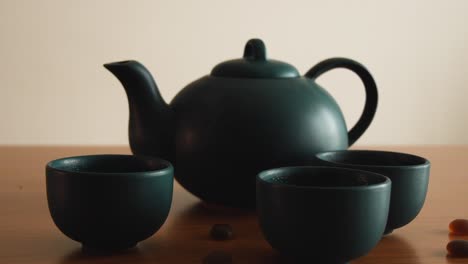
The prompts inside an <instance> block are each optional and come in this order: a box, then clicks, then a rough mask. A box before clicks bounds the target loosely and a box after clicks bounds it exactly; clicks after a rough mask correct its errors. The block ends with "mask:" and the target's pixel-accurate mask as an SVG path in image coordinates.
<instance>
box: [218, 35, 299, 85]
mask: <svg viewBox="0 0 468 264" xmlns="http://www.w3.org/2000/svg"><path fill="white" fill-rule="evenodd" d="M211 76H214V77H229V78H257V79H260V78H263V79H279V78H297V77H299V76H300V75H299V72H298V71H297V70H296V68H294V66H292V65H290V64H288V63H285V62H281V61H277V60H267V57H266V48H265V43H263V41H262V40H261V39H251V40H249V41H247V44H245V48H244V56H243V58H240V59H234V60H228V61H225V62H221V63H220V64H218V65H216V66H215V67H214V68H213V70H212V71H211Z"/></svg>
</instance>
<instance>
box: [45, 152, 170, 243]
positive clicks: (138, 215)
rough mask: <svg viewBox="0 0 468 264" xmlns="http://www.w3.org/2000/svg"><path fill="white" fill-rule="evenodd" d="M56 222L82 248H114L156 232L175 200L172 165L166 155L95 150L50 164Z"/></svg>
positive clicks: (50, 201) (49, 192)
mask: <svg viewBox="0 0 468 264" xmlns="http://www.w3.org/2000/svg"><path fill="white" fill-rule="evenodd" d="M46 185H47V200H48V204H49V210H50V214H51V216H52V219H53V221H54V223H55V225H56V226H57V227H58V228H59V229H60V230H61V231H62V232H63V233H64V234H65V235H66V236H68V237H69V238H71V239H73V240H75V241H78V242H81V243H82V245H83V248H84V249H87V250H92V251H115V250H122V249H126V248H130V247H133V246H135V245H136V244H137V243H138V242H139V241H142V240H144V239H146V238H148V237H150V236H152V235H153V234H154V233H155V232H156V231H157V230H158V229H159V228H160V227H161V226H162V224H163V223H164V221H165V220H166V218H167V216H168V213H169V209H170V207H171V202H172V189H173V168H172V165H171V164H170V163H169V162H167V161H165V160H162V159H158V158H151V157H143V156H131V155H92V156H78V157H69V158H63V159H58V160H54V161H51V162H49V163H48V164H47V166H46Z"/></svg>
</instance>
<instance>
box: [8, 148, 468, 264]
mask: <svg viewBox="0 0 468 264" xmlns="http://www.w3.org/2000/svg"><path fill="white" fill-rule="evenodd" d="M372 149H387V150H395V151H402V152H410V153H413V154H416V155H421V156H424V157H426V158H428V159H429V160H430V161H431V163H432V168H431V177H430V184H429V192H428V197H427V199H426V203H425V206H424V208H423V210H422V212H421V213H420V214H419V216H418V217H417V218H416V219H415V220H414V221H413V222H412V223H410V224H409V225H407V226H406V227H403V228H401V229H398V230H396V231H395V232H394V233H393V234H391V235H389V236H387V237H384V238H383V239H382V241H381V242H380V243H379V244H378V246H377V247H376V248H374V249H373V250H372V251H371V252H370V253H369V254H368V255H366V256H364V257H361V258H360V259H357V260H355V261H354V262H353V263H360V264H365V263H369V264H370V263H373V264H374V263H393V264H396V263H424V264H430V263H437V264H440V263H468V259H454V258H447V257H446V250H445V246H446V244H447V243H448V241H450V239H455V238H465V239H468V237H451V236H450V235H449V234H448V224H449V222H450V221H451V220H453V219H455V218H468V206H467V204H468V146H421V147H391V148H387V147H378V148H377V147H374V148H372ZM91 153H129V149H128V148H126V147H46V146H44V147H28V146H25V147H15V146H4V147H0V209H1V210H2V211H3V212H2V214H1V215H0V219H1V220H0V263H9V264H16V263H48V264H50V263H62V264H66V263H203V259H204V258H205V256H207V255H208V254H210V253H211V252H213V251H221V252H225V253H227V254H230V255H231V256H232V260H233V263H288V260H287V259H285V258H282V257H281V256H279V255H278V254H277V253H276V252H274V251H273V250H272V249H271V248H270V246H269V245H268V244H267V243H266V242H265V240H264V239H263V238H262V236H261V233H260V231H259V229H258V225H257V220H256V216H255V214H254V213H251V212H244V211H241V210H233V209H226V208H215V207H210V206H206V205H204V204H203V203H201V202H199V200H198V199H197V198H195V197H194V196H192V195H190V194H189V193H187V192H186V191H185V190H183V189H182V188H181V187H180V186H179V185H178V184H176V185H175V190H174V202H173V205H172V209H171V212H170V215H169V218H168V219H167V221H166V223H165V224H164V226H163V228H162V229H161V230H159V231H158V233H156V234H155V235H154V236H153V237H151V238H149V239H148V240H146V241H143V242H141V243H140V244H139V245H138V247H137V248H136V249H133V250H129V251H127V252H123V253H120V254H117V255H112V256H88V255H85V254H83V253H82V252H81V248H80V244H79V243H77V242H74V241H72V240H70V239H68V238H67V237H65V236H64V235H63V234H62V233H60V231H59V230H58V229H57V228H56V227H55V226H54V224H53V222H52V219H51V218H50V216H49V211H48V208H47V200H46V194H45V176H44V167H45V164H46V163H47V161H49V160H52V159H55V158H59V157H63V156H73V155H82V154H91ZM215 223H228V224H230V225H231V226H232V227H233V229H234V232H235V238H234V239H233V240H230V241H213V240H211V239H210V237H209V231H210V228H211V226H212V225H213V224H215ZM311 250H313V249H311Z"/></svg>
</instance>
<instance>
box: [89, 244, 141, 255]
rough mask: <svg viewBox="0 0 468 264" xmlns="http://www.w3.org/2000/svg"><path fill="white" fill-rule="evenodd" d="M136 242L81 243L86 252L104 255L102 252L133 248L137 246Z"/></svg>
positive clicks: (108, 252)
mask: <svg viewBox="0 0 468 264" xmlns="http://www.w3.org/2000/svg"><path fill="white" fill-rule="evenodd" d="M136 245H137V243H136V242H131V243H125V244H116V245H99V246H96V245H91V244H84V243H83V244H81V246H82V251H83V252H84V253H86V254H91V255H102V254H110V253H116V252H121V251H125V250H127V249H131V248H134V247H136Z"/></svg>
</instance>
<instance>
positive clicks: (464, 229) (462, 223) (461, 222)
mask: <svg viewBox="0 0 468 264" xmlns="http://www.w3.org/2000/svg"><path fill="white" fill-rule="evenodd" d="M449 230H450V233H452V234H454V235H462V236H467V235H468V220H466V219H455V220H453V221H452V222H450V224H449Z"/></svg>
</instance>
